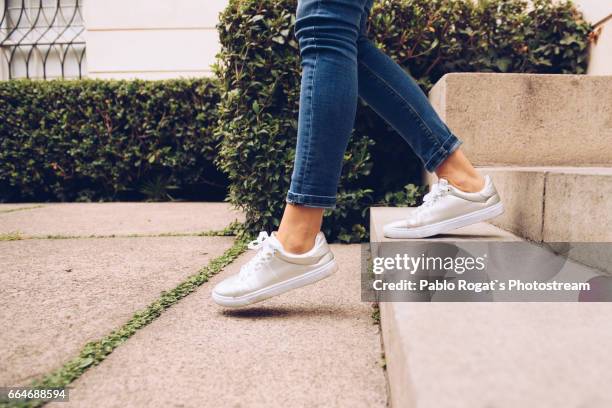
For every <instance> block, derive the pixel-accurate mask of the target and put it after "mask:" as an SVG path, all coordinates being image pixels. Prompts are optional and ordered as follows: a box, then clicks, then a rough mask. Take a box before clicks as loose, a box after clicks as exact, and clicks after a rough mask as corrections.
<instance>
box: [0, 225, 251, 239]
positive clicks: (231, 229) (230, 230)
mask: <svg viewBox="0 0 612 408" xmlns="http://www.w3.org/2000/svg"><path fill="white" fill-rule="evenodd" d="M241 230H242V224H241V223H240V222H238V221H234V222H232V223H231V224H230V225H229V226H227V227H225V228H224V229H222V230H211V231H203V232H163V233H161V234H111V235H95V234H93V235H63V234H55V235H23V234H22V233H21V232H19V231H14V232H7V233H1V234H0V242H1V241H23V240H29V239H92V238H95V239H101V238H163V237H232V236H236V235H238V234H239V233H240V231H241Z"/></svg>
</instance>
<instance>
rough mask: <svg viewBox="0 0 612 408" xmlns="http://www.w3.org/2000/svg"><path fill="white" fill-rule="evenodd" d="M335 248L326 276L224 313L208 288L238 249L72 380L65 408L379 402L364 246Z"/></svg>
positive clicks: (381, 381)
mask: <svg viewBox="0 0 612 408" xmlns="http://www.w3.org/2000/svg"><path fill="white" fill-rule="evenodd" d="M333 249H334V252H335V254H336V256H337V257H338V260H339V263H340V265H341V269H340V271H339V272H338V273H337V274H335V275H334V276H332V277H331V278H329V279H327V280H325V281H322V282H319V283H317V284H315V285H313V286H309V287H306V288H302V289H300V290H297V291H294V292H292V293H289V294H285V295H283V296H280V297H278V298H275V299H273V300H270V301H268V302H265V303H262V304H261V305H259V306H252V307H250V308H247V309H244V310H238V311H224V310H223V309H221V308H219V307H217V306H216V305H214V304H213V302H212V299H211V297H210V293H211V290H212V287H213V286H214V284H215V283H217V282H218V281H219V280H220V279H223V278H224V277H227V276H229V275H230V274H233V273H236V272H237V271H238V270H239V268H240V266H241V265H242V264H243V263H244V262H245V261H246V260H247V259H248V258H249V257H250V256H252V253H247V254H245V255H243V256H242V257H241V258H239V259H238V261H236V262H235V263H234V264H232V265H231V266H230V267H229V268H227V270H226V271H224V272H222V273H221V274H220V275H219V276H216V277H215V278H214V279H213V280H211V282H209V283H207V284H206V285H204V286H202V287H201V288H200V289H199V290H198V291H197V292H196V293H194V294H193V295H191V296H189V297H188V298H186V299H184V300H183V301H182V302H181V303H179V304H178V305H176V306H175V307H173V308H172V309H170V310H168V311H167V312H166V313H165V314H164V315H162V316H161V317H160V318H159V319H158V320H156V321H155V322H153V323H152V324H151V325H150V326H148V327H146V328H145V329H143V330H141V331H140V332H139V333H137V334H136V335H135V336H134V337H133V338H132V339H130V341H129V342H128V343H127V344H125V345H124V346H122V347H120V348H119V349H117V350H116V351H115V352H114V353H113V354H111V355H110V356H109V357H108V359H107V360H106V361H104V363H103V364H101V365H100V366H98V367H96V368H94V369H92V370H90V371H88V372H87V373H86V374H85V375H84V376H83V377H81V378H80V379H79V380H77V381H76V382H75V383H74V388H73V389H71V391H70V403H69V404H66V406H67V407H68V406H70V407H72V406H74V407H85V406H98V407H127V406H132V407H145V406H146V407H166V406H185V407H220V406H223V407H224V406H248V407H256V406H261V407H264V406H267V407H270V406H290V407H294V406H302V407H313V406H321V407H349V406H350V407H377V406H378V407H383V406H385V404H386V391H385V378H384V373H383V370H382V368H381V365H380V362H381V346H380V338H379V334H378V327H377V326H376V325H374V324H373V322H372V319H371V312H372V310H371V306H370V305H369V304H365V303H362V302H360V283H359V273H358V271H359V260H360V257H359V254H360V252H359V251H360V247H359V245H350V246H346V245H342V246H341V245H336V246H334V248H333ZM58 406H60V405H58ZM61 406H64V404H62V405H61Z"/></svg>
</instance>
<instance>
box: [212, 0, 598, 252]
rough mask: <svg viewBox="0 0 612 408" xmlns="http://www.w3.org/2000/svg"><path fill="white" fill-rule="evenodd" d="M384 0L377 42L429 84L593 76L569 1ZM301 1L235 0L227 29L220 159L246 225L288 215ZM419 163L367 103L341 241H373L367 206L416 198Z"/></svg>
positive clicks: (328, 222) (583, 31) (354, 145)
mask: <svg viewBox="0 0 612 408" xmlns="http://www.w3.org/2000/svg"><path fill="white" fill-rule="evenodd" d="M531 3H532V6H529V5H528V3H527V2H526V1H522V0H488V1H479V2H471V1H463V0H382V1H379V2H377V3H376V4H375V6H374V8H373V12H372V18H371V37H372V38H373V39H374V40H375V42H376V43H377V45H378V46H379V47H380V48H382V49H383V50H385V51H386V52H387V53H389V55H391V56H392V57H393V58H394V59H395V60H396V61H398V62H399V63H400V64H401V65H402V66H403V67H404V68H405V69H406V71H407V72H409V73H411V74H412V75H413V76H414V77H415V78H416V79H417V80H418V82H419V83H420V85H421V86H422V87H423V89H424V90H425V91H427V90H429V88H430V87H431V86H432V84H434V83H435V82H436V81H437V80H438V79H439V78H440V77H441V76H442V75H444V74H446V73H448V72H458V71H481V72H528V73H584V72H585V69H586V63H587V61H586V58H587V47H588V34H589V32H590V30H591V27H590V26H589V24H587V23H586V22H585V21H584V20H582V18H581V16H580V15H579V14H578V13H577V12H576V10H575V8H574V6H573V5H572V4H571V3H570V2H557V3H553V2H552V1H551V0H535V1H532V2H531ZM296 5H297V1H296V0H230V4H229V6H228V7H227V8H226V10H225V11H224V12H223V13H222V15H221V21H220V23H219V25H218V30H219V34H220V40H221V46H222V49H221V52H220V54H219V63H218V66H217V68H216V73H217V75H218V77H219V79H220V89H221V103H220V105H219V126H218V128H217V130H216V135H217V137H218V138H220V140H221V144H220V151H219V156H218V159H217V163H218V165H219V166H220V168H221V169H222V170H223V171H224V172H225V173H226V174H227V175H228V178H229V180H230V188H229V200H230V201H231V202H232V203H233V204H235V205H236V206H237V207H239V208H241V209H243V210H244V211H245V213H246V227H247V229H248V230H251V231H256V230H260V229H265V230H273V229H275V228H276V227H277V226H278V225H279V222H280V217H281V214H282V209H283V207H284V199H285V194H286V192H287V189H288V187H289V183H290V176H291V168H292V164H293V159H294V156H295V140H296V132H297V122H296V119H297V117H298V100H299V83H300V67H299V56H298V45H297V42H296V40H295V38H294V36H293V28H294V23H295V16H294V14H293V13H294V10H295V9H296ZM420 169H421V164H420V163H419V162H418V160H417V159H416V158H415V157H414V155H413V154H412V152H410V150H409V149H408V147H407V146H406V144H405V143H404V142H403V141H402V139H401V138H400V137H399V136H398V135H397V134H395V133H394V132H393V131H391V130H390V129H389V128H388V127H387V126H386V125H385V124H384V123H383V122H382V120H380V119H379V118H378V117H377V116H376V115H375V114H374V113H373V112H372V111H371V110H370V109H369V108H367V107H366V106H361V107H360V109H359V112H358V115H357V121H356V124H355V132H354V134H353V137H352V140H351V143H350V145H349V148H348V150H347V153H346V155H345V164H344V170H343V173H342V177H341V182H340V186H339V193H338V205H337V207H336V209H334V210H333V211H328V217H326V219H325V223H324V227H323V229H324V231H325V232H326V233H327V234H328V236H329V237H330V238H331V239H335V238H339V239H340V240H341V241H358V240H361V239H363V238H364V237H365V236H366V231H367V228H366V226H367V225H366V223H367V217H366V212H365V211H364V208H367V207H368V206H369V205H371V204H375V203H377V202H381V201H383V202H384V201H385V200H387V201H389V200H390V201H391V202H393V203H397V202H398V200H400V201H403V202H406V201H409V202H410V203H415V202H416V199H415V198H416V196H417V195H418V194H419V193H420V190H418V189H415V188H414V187H407V188H406V189H404V190H403V192H402V191H400V192H399V193H394V192H395V191H397V190H402V187H403V186H404V185H406V184H407V183H409V182H411V181H412V182H415V181H420V174H421V173H420V172H421V170H420Z"/></svg>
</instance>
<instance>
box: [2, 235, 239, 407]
mask: <svg viewBox="0 0 612 408" xmlns="http://www.w3.org/2000/svg"><path fill="white" fill-rule="evenodd" d="M247 242H248V238H247V237H246V236H243V237H241V238H237V239H236V240H235V241H234V244H233V245H232V247H231V248H229V249H228V250H226V251H225V252H224V253H223V254H222V255H220V256H219V257H217V258H215V259H213V260H211V261H210V262H209V263H208V265H207V266H205V267H203V268H202V269H200V270H199V271H198V272H197V273H196V274H195V275H192V276H190V277H189V278H187V279H186V280H184V281H183V282H181V283H180V284H179V285H178V286H176V287H175V288H174V289H172V290H170V291H167V292H162V294H161V296H160V297H159V298H158V299H157V300H155V301H154V302H153V303H151V304H150V305H149V306H147V307H146V308H145V309H143V310H141V311H138V312H136V313H135V314H134V316H132V318H131V319H130V320H129V321H128V322H127V323H125V324H124V325H123V326H121V327H120V328H119V329H117V330H114V331H112V332H111V333H110V334H108V335H106V336H105V337H103V338H102V339H100V340H97V341H93V342H90V343H87V344H86V345H85V347H83V349H82V350H81V352H80V353H79V355H78V356H77V357H75V358H73V359H72V360H70V361H68V362H67V363H66V364H64V365H63V366H62V367H60V368H59V369H57V370H55V371H53V372H52V373H50V374H48V375H46V376H45V377H43V378H42V379H40V380H37V381H34V382H33V383H32V384H31V385H30V386H31V387H32V388H65V387H67V386H68V385H69V384H70V383H72V382H73V381H74V380H76V379H77V378H79V377H80V376H81V375H83V373H84V372H85V371H87V370H88V369H90V368H91V367H94V366H96V365H98V364H100V363H101V362H102V361H103V360H104V359H105V358H106V357H107V356H108V355H109V354H110V353H112V352H113V350H115V349H116V348H117V347H119V346H120V345H121V344H122V343H124V342H125V341H126V340H127V339H129V338H130V337H132V336H133V335H134V334H135V333H136V332H137V331H138V330H140V329H142V328H143V327H145V326H147V325H148V324H149V323H151V322H152V321H154V320H155V319H157V318H158V317H159V316H160V315H161V314H162V313H163V312H164V311H165V310H166V309H168V308H169V307H171V306H172V305H174V304H176V303H177V302H178V301H179V300H181V299H183V298H184V297H186V296H187V295H189V294H190V293H192V292H193V291H195V290H196V289H197V288H198V287H199V286H201V285H202V284H204V283H206V282H208V280H209V279H210V278H211V277H213V276H214V275H216V274H217V273H219V272H221V270H223V268H225V267H226V266H227V265H229V264H231V263H232V262H234V261H235V260H236V258H238V256H240V255H241V254H242V253H243V252H244V251H245V250H246V247H247ZM43 404H45V402H41V401H27V402H4V401H2V402H0V407H3V408H5V407H6V408H26V407H27V408H33V407H39V406H41V405H43Z"/></svg>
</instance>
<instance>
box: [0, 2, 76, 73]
mask: <svg viewBox="0 0 612 408" xmlns="http://www.w3.org/2000/svg"><path fill="white" fill-rule="evenodd" d="M0 4H2V10H3V11H2V17H1V19H0V54H1V55H0V74H1V75H2V76H3V77H4V78H8V79H15V78H38V79H40V78H42V79H51V78H82V77H83V76H84V74H85V73H84V72H83V71H84V66H85V63H84V62H85V48H86V47H85V39H84V35H83V34H84V32H85V26H84V24H83V13H82V4H83V0H0Z"/></svg>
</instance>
